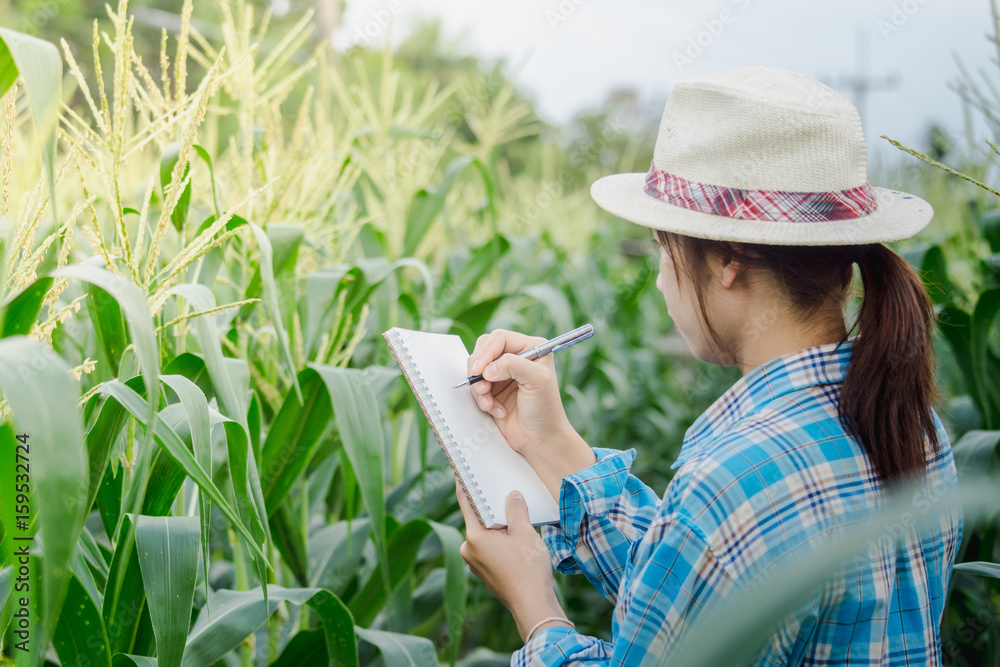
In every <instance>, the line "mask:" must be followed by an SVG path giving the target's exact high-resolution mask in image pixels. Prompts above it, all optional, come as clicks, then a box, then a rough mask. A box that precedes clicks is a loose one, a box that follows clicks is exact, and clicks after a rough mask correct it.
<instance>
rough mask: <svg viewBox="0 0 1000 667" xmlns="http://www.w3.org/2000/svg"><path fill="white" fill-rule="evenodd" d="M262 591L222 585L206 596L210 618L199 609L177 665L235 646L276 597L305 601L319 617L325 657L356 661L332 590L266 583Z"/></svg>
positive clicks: (349, 623)
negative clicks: (209, 597)
mask: <svg viewBox="0 0 1000 667" xmlns="http://www.w3.org/2000/svg"><path fill="white" fill-rule="evenodd" d="M268 588H269V589H270V590H269V595H270V599H269V601H268V602H267V603H265V602H264V595H263V592H262V591H261V590H260V589H259V588H257V589H254V590H252V591H231V590H223V591H219V592H217V593H216V594H215V596H214V597H213V599H212V615H211V618H209V617H208V615H207V614H206V613H205V612H204V611H203V612H202V613H201V614H199V616H198V620H197V621H195V624H194V627H193V628H192V629H191V634H190V635H189V636H188V642H187V649H186V650H185V651H184V661H183V663H182V664H183V665H185V666H187V665H190V666H192V667H193V666H195V665H199V666H200V665H209V664H212V663H214V662H216V661H218V660H220V659H221V658H222V657H223V656H224V655H226V654H227V653H229V652H230V651H231V650H233V649H234V648H236V647H237V646H239V644H240V642H242V641H243V639H244V638H245V637H247V636H249V635H250V634H252V633H253V632H255V631H256V630H257V628H259V627H261V626H262V625H264V623H266V622H267V619H268V617H269V616H270V615H271V614H273V613H274V610H275V609H276V608H277V606H278V603H279V602H281V601H285V602H290V603H292V604H297V605H307V606H309V607H310V608H311V609H313V610H314V611H315V612H316V614H317V616H319V618H320V621H321V623H322V628H323V633H324V636H325V638H326V650H327V655H328V656H329V658H328V662H329V663H330V664H334V665H344V666H345V667H353V666H356V665H357V664H358V655H357V643H356V639H355V634H354V620H353V619H352V618H351V614H350V612H348V611H347V608H346V607H345V606H344V605H343V603H341V601H340V600H339V599H337V597H336V596H335V595H333V593H331V592H330V591H327V590H323V589H321V588H284V587H282V586H269V587H268Z"/></svg>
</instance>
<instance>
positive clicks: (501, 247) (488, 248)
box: [439, 235, 510, 319]
mask: <svg viewBox="0 0 1000 667" xmlns="http://www.w3.org/2000/svg"><path fill="white" fill-rule="evenodd" d="M508 250H510V241H508V240H507V239H506V238H505V237H503V236H500V235H496V236H494V237H493V238H492V239H490V240H489V241H487V242H486V243H484V244H483V245H481V246H479V247H478V248H475V249H474V250H473V251H472V254H471V256H470V257H469V260H468V261H467V262H466V263H465V264H464V265H463V266H462V268H461V269H460V270H459V271H458V275H455V276H448V277H447V278H446V279H445V280H444V281H442V284H441V288H440V291H441V298H440V299H439V301H440V303H441V309H440V312H441V314H442V315H443V316H444V317H448V318H451V319H458V316H459V315H460V314H461V313H462V312H464V311H466V310H468V309H469V307H470V306H471V305H472V304H471V303H470V299H471V297H472V294H473V293H474V292H475V290H476V288H477V287H479V284H480V283H481V282H482V280H483V278H484V277H485V276H486V274H487V273H488V272H489V271H490V270H491V269H493V268H494V267H495V266H496V264H497V263H498V262H499V261H500V258H501V257H503V256H504V255H505V254H507V251H508Z"/></svg>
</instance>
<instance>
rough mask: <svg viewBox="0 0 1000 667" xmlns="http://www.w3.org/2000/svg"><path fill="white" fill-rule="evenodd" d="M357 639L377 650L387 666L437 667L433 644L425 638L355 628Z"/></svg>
mask: <svg viewBox="0 0 1000 667" xmlns="http://www.w3.org/2000/svg"><path fill="white" fill-rule="evenodd" d="M354 631H355V632H356V633H357V635H358V638H359V639H362V640H364V641H366V642H368V643H369V644H372V645H373V646H375V647H376V648H378V650H379V652H380V653H381V654H382V659H383V660H384V661H385V664H387V665H394V666H397V667H404V666H405V667H433V666H434V665H438V664H440V663H438V659H437V652H436V651H435V650H434V642H432V641H431V640H430V639H427V638H426V637H414V636H411V635H402V634H399V633H397V632H386V631H385V630H373V629H365V628H360V627H356V628H354Z"/></svg>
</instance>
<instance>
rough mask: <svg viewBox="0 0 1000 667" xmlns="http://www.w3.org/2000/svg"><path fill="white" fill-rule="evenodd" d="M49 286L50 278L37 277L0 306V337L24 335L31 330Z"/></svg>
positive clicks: (50, 284) (50, 283)
mask: <svg viewBox="0 0 1000 667" xmlns="http://www.w3.org/2000/svg"><path fill="white" fill-rule="evenodd" d="M50 287H52V278H49V277H48V276H46V277H44V278H39V279H37V280H35V281H34V282H33V283H31V284H30V285H28V286H27V287H25V288H24V290H23V291H22V292H21V293H20V294H18V295H16V296H14V297H13V298H12V299H10V300H9V301H8V302H7V303H5V304H3V306H2V307H0V338H7V337H9V336H18V335H25V336H26V335H27V334H28V332H29V331H31V325H33V324H34V323H35V322H36V321H37V320H38V312H39V311H40V310H41V309H42V299H44V298H45V295H46V294H47V293H48V291H49V288H50Z"/></svg>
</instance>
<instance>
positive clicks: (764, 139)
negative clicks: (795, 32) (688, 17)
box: [590, 67, 934, 245]
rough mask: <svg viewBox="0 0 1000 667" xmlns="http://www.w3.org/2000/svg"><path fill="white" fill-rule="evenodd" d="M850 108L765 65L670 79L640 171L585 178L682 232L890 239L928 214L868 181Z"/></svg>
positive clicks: (610, 198) (606, 196) (626, 208)
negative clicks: (649, 155)
mask: <svg viewBox="0 0 1000 667" xmlns="http://www.w3.org/2000/svg"><path fill="white" fill-rule="evenodd" d="M867 170H868V147H867V144H866V143H865V135H864V131H863V130H862V128H861V118H860V116H858V112H857V109H855V108H854V106H853V105H852V104H851V103H850V102H848V101H847V100H846V99H844V98H843V97H842V96H841V95H839V94H838V93H837V92H835V91H834V90H832V89H831V88H829V87H827V86H824V85H823V84H821V83H820V82H818V81H816V80H814V79H811V78H809V77H807V76H803V75H801V74H796V73H795V72H789V71H787V70H782V69H777V68H774V67H742V68H739V69H733V70H727V71H725V72H719V73H717V74H710V75H708V76H703V77H698V78H695V79H688V80H686V81H681V82H680V83H678V84H677V85H676V86H675V87H674V89H673V91H672V92H671V93H670V96H669V97H668V98H667V103H666V108H664V110H663V118H662V120H661V121H660V130H659V133H658V135H657V138H656V147H655V149H654V152H653V163H652V165H651V166H650V170H649V172H648V173H638V174H614V175H612V176H605V177H604V178H601V179H599V180H597V181H596V182H594V184H593V186H591V189H590V194H591V196H592V197H593V198H594V201H595V202H597V204H598V205H599V206H600V207H601V208H603V209H605V210H607V211H609V212H611V213H613V214H614V215H616V216H618V217H620V218H624V219H626V220H630V221H632V222H635V223H638V224H640V225H644V226H646V227H652V228H653V229H663V230H666V231H671V232H677V233H679V234H684V235H687V236H696V237H701V238H706V239H719V240H726V241H741V242H748V243H763V244H771V245H856V244H866V243H881V242H887V241H896V240H899V239H904V238H908V237H910V236H913V235H914V234H916V233H917V232H919V231H920V230H921V229H923V228H924V227H926V226H927V224H928V223H929V222H930V221H931V218H932V217H933V215H934V210H933V209H932V208H931V205H930V204H928V203H927V202H926V201H924V200H922V199H920V198H918V197H915V196H913V195H911V194H907V193H905V192H898V191H896V190H889V189H885V188H877V187H872V186H871V185H870V184H869V183H868V176H867Z"/></svg>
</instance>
